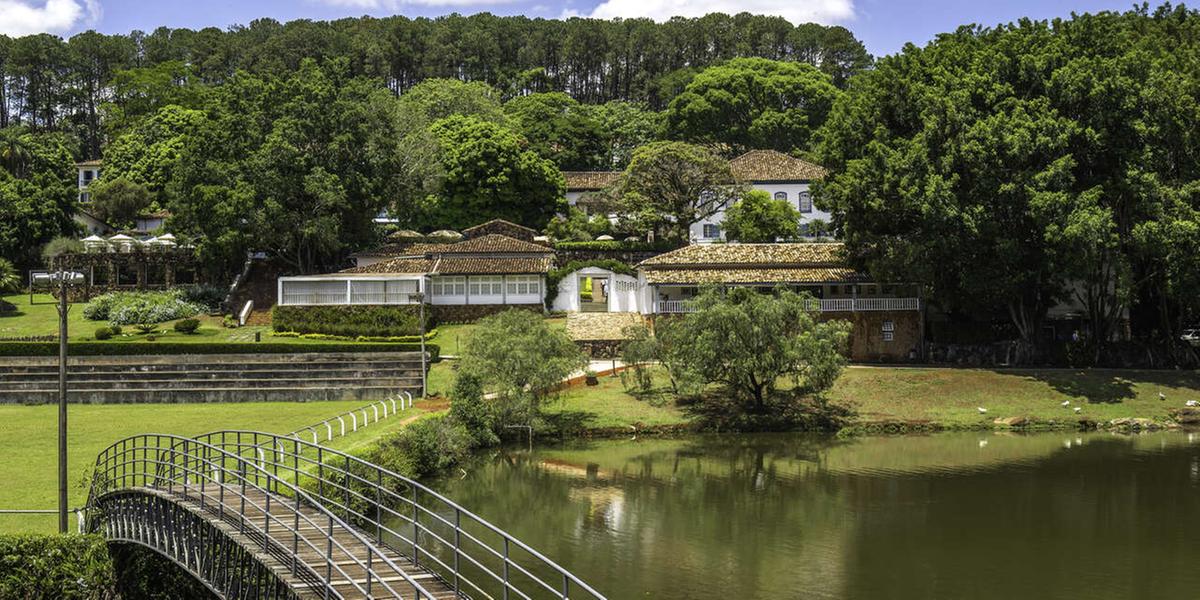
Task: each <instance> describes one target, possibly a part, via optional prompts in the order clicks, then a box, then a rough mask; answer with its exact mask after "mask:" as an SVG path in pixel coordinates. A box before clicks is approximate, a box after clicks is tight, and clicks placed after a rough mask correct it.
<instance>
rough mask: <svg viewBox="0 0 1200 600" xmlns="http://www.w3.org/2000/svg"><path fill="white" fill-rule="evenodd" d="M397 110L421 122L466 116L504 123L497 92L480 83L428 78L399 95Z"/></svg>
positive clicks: (502, 109)
mask: <svg viewBox="0 0 1200 600" xmlns="http://www.w3.org/2000/svg"><path fill="white" fill-rule="evenodd" d="M400 107H401V109H403V110H405V111H406V112H408V113H409V114H411V115H416V116H418V117H419V118H420V119H422V120H423V122H424V123H433V122H434V121H438V120H441V119H445V118H446V117H450V116H454V115H467V116H472V117H476V118H478V119H480V120H483V121H490V122H492V123H499V124H503V123H504V121H505V117H504V108H503V107H502V106H501V104H500V92H498V91H497V90H496V89H495V88H493V87H492V86H490V85H488V84H486V83H483V82H480V81H460V80H458V79H427V80H425V81H423V82H421V83H420V84H418V85H416V86H413V88H412V89H410V90H408V91H406V92H404V94H403V95H402V96H400Z"/></svg>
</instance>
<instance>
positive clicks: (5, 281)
mask: <svg viewBox="0 0 1200 600" xmlns="http://www.w3.org/2000/svg"><path fill="white" fill-rule="evenodd" d="M20 286H21V275H20V274H18V273H17V268H16V267H14V266H13V264H12V261H10V260H8V259H7V258H0V293H8V292H15V291H17V288H19V287H20Z"/></svg>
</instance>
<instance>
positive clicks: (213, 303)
mask: <svg viewBox="0 0 1200 600" xmlns="http://www.w3.org/2000/svg"><path fill="white" fill-rule="evenodd" d="M174 293H175V294H176V295H177V297H178V298H179V299H180V300H183V301H184V302H190V303H192V304H199V305H200V306H203V307H205V308H206V309H207V310H208V311H213V310H217V309H219V308H221V303H222V302H225V296H226V295H227V294H228V293H229V289H228V288H223V287H221V286H217V285H189V286H187V287H181V288H178V289H176V290H174Z"/></svg>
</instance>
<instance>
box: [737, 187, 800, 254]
mask: <svg viewBox="0 0 1200 600" xmlns="http://www.w3.org/2000/svg"><path fill="white" fill-rule="evenodd" d="M800 216H801V215H800V211H798V210H796V207H795V206H792V203H791V202H788V201H787V200H782V199H775V198H772V197H771V195H770V194H769V193H767V192H764V191H762V190H750V191H748V192H746V194H745V195H744V196H742V199H741V200H738V201H737V202H735V203H734V204H733V206H730V207H729V208H728V209H727V210H726V211H725V221H724V222H723V223H722V227H724V228H725V233H726V237H728V238H729V239H731V240H736V241H739V242H747V243H763V242H774V241H776V240H780V239H783V240H787V239H792V238H795V237H796V234H797V232H798V231H799V227H800Z"/></svg>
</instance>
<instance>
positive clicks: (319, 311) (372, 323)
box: [271, 305, 433, 337]
mask: <svg viewBox="0 0 1200 600" xmlns="http://www.w3.org/2000/svg"><path fill="white" fill-rule="evenodd" d="M431 313H432V311H426V315H425V329H426V330H428V329H430V328H431V325H432V322H433V320H432V318H431ZM271 327H272V328H273V329H274V330H275V331H281V332H282V331H289V332H295V333H322V334H326V335H338V336H346V337H358V336H366V337H395V336H409V335H412V336H416V335H420V333H421V327H420V318H419V307H417V306H411V305H405V306H278V305H277V306H275V307H274V308H273V309H271Z"/></svg>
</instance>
